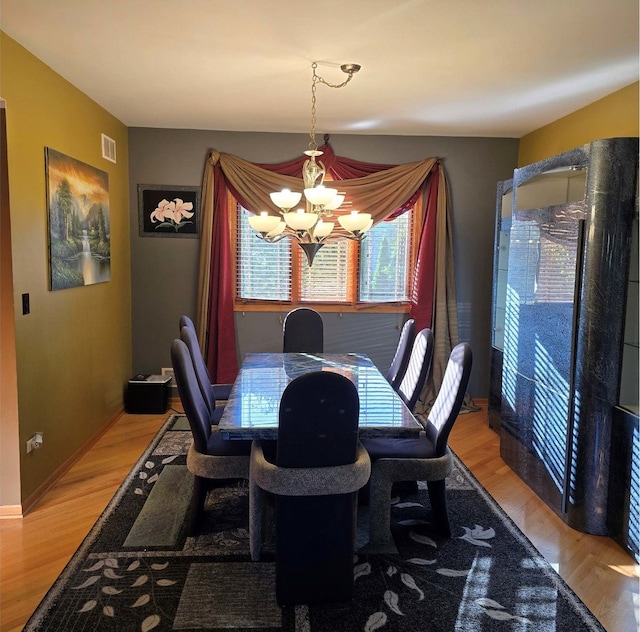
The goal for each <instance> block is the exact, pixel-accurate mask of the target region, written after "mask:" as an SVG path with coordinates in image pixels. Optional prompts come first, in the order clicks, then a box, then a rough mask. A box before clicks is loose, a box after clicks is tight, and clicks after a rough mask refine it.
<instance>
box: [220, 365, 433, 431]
mask: <svg viewBox="0 0 640 632" xmlns="http://www.w3.org/2000/svg"><path fill="white" fill-rule="evenodd" d="M313 371H333V372H335V373H340V374H341V375H344V376H345V377H347V378H349V379H350V380H351V381H352V382H353V383H354V384H355V386H356V388H357V390H358V396H359V400H360V415H359V424H358V431H359V436H360V437H398V438H415V437H417V436H419V434H420V432H421V431H422V430H424V428H423V426H422V424H421V423H420V422H419V421H418V420H417V419H416V418H415V417H414V415H413V414H412V412H411V411H410V410H409V409H408V408H407V407H406V405H405V404H404V402H403V401H402V399H401V398H400V396H399V395H398V394H397V393H396V391H395V390H394V389H393V388H392V387H391V385H390V384H389V382H387V380H386V378H385V377H384V376H383V375H382V373H381V372H380V371H379V370H378V368H377V367H376V366H375V364H374V363H373V362H372V361H371V359H370V358H369V357H368V356H367V355H364V354H361V353H321V354H311V353H248V354H246V356H245V357H244V360H243V362H242V365H241V367H240V370H239V372H238V376H237V378H236V380H235V382H234V384H233V388H232V389H231V393H230V395H229V399H228V401H227V402H226V404H225V408H224V412H223V414H222V417H221V418H220V422H219V424H218V431H219V432H220V436H221V437H222V438H223V439H231V440H233V439H277V438H278V418H279V408H280V399H281V398H282V393H283V392H284V389H285V388H286V387H287V385H288V384H289V382H291V380H293V379H295V378H296V377H298V376H300V375H304V374H305V373H310V372H313Z"/></svg>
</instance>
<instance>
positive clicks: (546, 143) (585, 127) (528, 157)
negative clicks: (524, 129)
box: [518, 82, 640, 167]
mask: <svg viewBox="0 0 640 632" xmlns="http://www.w3.org/2000/svg"><path fill="white" fill-rule="evenodd" d="M638 88H639V85H638V83H637V82H636V83H633V84H631V85H630V86H627V87H626V88H623V89H622V90H618V91H617V92H614V93H613V94H610V95H608V96H606V97H604V98H603V99H600V100H599V101H596V102H595V103H592V104H591V105H587V106H586V107H584V108H582V109H580V110H577V111H576V112H573V113H572V114H569V115H567V116H564V117H563V118H561V119H558V120H557V121H554V122H553V123H549V125H545V126H544V127H541V128H540V129H537V130H535V131H533V132H531V133H530V134H527V135H526V136H523V137H522V138H521V139H520V145H519V151H518V166H519V167H522V166H524V165H529V164H531V163H533V162H537V161H538V160H542V159H543V158H549V157H550V156H555V155H556V154H559V153H562V152H563V151H567V150H569V149H573V148H574V147H579V146H580V145H584V144H586V143H590V142H591V141H593V140H598V139H600V138H616V137H623V136H638V135H639V134H638V127H639V117H640V114H639V113H638Z"/></svg>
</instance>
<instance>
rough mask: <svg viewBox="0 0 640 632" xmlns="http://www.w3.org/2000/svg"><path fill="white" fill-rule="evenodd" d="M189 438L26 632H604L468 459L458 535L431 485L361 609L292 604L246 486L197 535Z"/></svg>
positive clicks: (131, 495) (83, 554) (236, 487)
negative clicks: (254, 534)
mask: <svg viewBox="0 0 640 632" xmlns="http://www.w3.org/2000/svg"><path fill="white" fill-rule="evenodd" d="M189 443H190V433H189V431H188V425H187V424H186V419H185V418H184V416H182V415H171V416H170V417H169V419H168V420H167V422H166V424H165V425H164V427H163V428H162V429H161V430H160V432H159V433H158V435H157V436H156V437H155V438H154V440H153V441H152V442H151V444H150V445H149V447H148V448H147V450H146V451H145V453H144V454H143V455H142V457H141V458H140V460H139V461H138V463H137V464H136V466H135V467H134V468H133V470H132V471H131V473H130V474H129V476H128V477H127V478H126V480H125V481H124V482H123V484H122V485H121V487H120V489H119V490H118V492H117V493H116V495H115V496H114V498H113V499H112V501H111V503H110V504H109V506H108V507H107V509H106V510H105V511H104V513H103V515H102V516H101V517H100V519H99V520H98V522H97V523H96V525H95V526H94V527H93V529H92V530H91V532H90V533H89V535H88V536H87V538H86V539H85V541H84V542H83V543H82V545H81V546H80V548H79V549H78V551H77V552H76V553H75V555H74V556H73V558H72V559H71V561H70V562H69V564H68V565H67V567H66V568H65V570H64V571H63V572H62V574H61V575H60V577H59V578H58V580H57V581H56V582H55V584H54V585H53V586H52V588H51V590H50V591H49V593H48V594H47V595H46V596H45V598H44V599H43V601H42V603H41V604H40V605H39V606H38V608H37V609H36V611H35V612H34V614H33V615H32V617H31V619H30V620H29V622H28V623H27V625H26V626H25V628H24V630H26V631H27V632H28V631H33V630H50V631H53V630H56V631H60V630H65V631H70V630H118V631H126V630H131V631H133V630H142V631H148V630H188V631H192V632H195V631H199V630H212V631H229V630H235V631H236V632H238V631H243V632H248V631H251V632H267V631H269V632H337V631H340V632H351V631H354V632H355V631H365V632H373V631H374V630H381V631H382V632H387V631H388V632H391V631H395V630H402V631H414V630H461V631H465V632H466V631H473V630H491V631H501V630H518V631H520V630H535V631H536V632H538V631H546V630H549V631H551V630H570V631H571V632H575V631H578V630H603V628H602V627H601V626H600V624H599V623H598V621H597V620H596V619H595V618H594V617H593V616H592V615H591V613H590V612H589V611H588V610H587V609H586V608H585V606H584V604H582V602H581V601H580V600H579V599H578V598H577V597H576V596H575V594H574V593H573V592H572V591H571V590H570V589H569V588H568V587H567V585H566V584H565V583H564V582H563V580H562V579H561V578H560V577H559V576H558V575H557V574H556V573H555V571H554V570H553V569H552V568H551V567H550V566H549V564H547V562H545V560H544V559H543V558H542V557H541V556H540V555H539V554H538V553H537V552H536V550H535V549H534V547H533V546H532V545H531V544H530V542H529V541H528V540H527V539H526V538H525V537H524V535H523V534H522V533H521V532H520V531H519V530H518V528H517V527H516V526H515V525H514V524H513V522H512V521H511V520H510V519H509V518H508V517H507V516H506V515H505V514H504V512H503V511H502V510H501V509H500V508H499V507H498V506H497V504H496V503H495V502H494V501H493V499H492V498H491V497H490V496H489V495H488V494H487V493H486V492H485V491H484V489H483V488H482V487H481V486H480V485H479V483H478V482H477V481H476V480H475V478H474V477H473V475H472V474H471V473H470V472H469V471H468V470H467V469H466V468H465V467H464V465H462V464H461V463H460V462H459V461H458V460H457V459H456V469H455V472H454V474H453V475H452V476H451V477H450V479H449V480H448V488H447V489H448V500H449V510H450V518H451V524H452V530H453V534H452V537H451V538H450V539H447V540H445V539H442V538H439V537H437V536H435V535H434V534H433V533H432V531H431V528H430V507H429V501H428V494H427V491H426V486H425V485H423V484H418V488H417V490H416V489H415V487H414V489H413V490H411V489H409V490H407V491H405V492H400V495H399V496H398V497H396V498H394V499H393V502H394V507H393V509H392V520H393V526H392V530H393V535H394V540H395V544H396V547H397V552H396V553H386V554H364V553H362V552H359V553H357V554H356V555H355V556H354V561H353V572H354V578H355V597H354V599H353V601H352V602H350V603H342V604H332V605H325V606H298V607H295V608H293V607H289V608H280V607H278V605H277V604H276V600H275V570H274V564H273V558H274V551H273V544H272V542H267V543H266V547H265V548H264V549H263V559H262V561H261V562H259V563H258V562H251V561H250V558H249V539H248V536H249V534H248V532H247V525H248V490H247V486H246V482H233V483H230V484H227V485H220V486H217V487H216V488H214V489H213V490H211V491H210V492H209V494H208V497H207V502H206V507H205V517H204V520H203V523H202V525H201V527H200V528H199V529H198V533H197V535H196V536H195V537H186V534H185V530H184V518H185V516H186V512H187V508H188V503H189V498H190V490H191V485H192V480H191V478H190V474H189V473H188V471H187V470H186V466H185V460H186V459H185V455H186V451H187V448H188V446H189ZM360 510H361V513H362V515H361V516H359V521H361V522H362V526H363V528H362V529H359V538H358V543H359V545H361V546H362V545H365V544H366V528H364V527H365V526H366V510H367V508H366V506H361V507H360Z"/></svg>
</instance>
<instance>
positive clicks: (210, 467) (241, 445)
mask: <svg viewBox="0 0 640 632" xmlns="http://www.w3.org/2000/svg"><path fill="white" fill-rule="evenodd" d="M171 362H172V365H173V371H174V375H175V380H176V383H177V385H178V393H179V395H180V400H181V401H182V406H183V407H184V412H185V414H186V416H187V419H188V421H189V427H190V428H191V434H192V435H193V442H192V444H191V446H190V447H189V451H188V453H187V469H188V470H189V471H190V472H191V473H192V474H193V475H194V477H195V479H194V498H193V507H192V509H193V511H192V517H191V525H190V531H193V530H194V528H195V527H196V526H197V523H198V521H199V517H200V514H201V512H202V509H203V507H204V501H205V498H206V492H207V490H208V487H209V484H210V481H212V480H216V479H217V480H220V479H234V478H238V479H241V478H243V479H248V478H249V456H250V453H251V441H243V440H234V441H227V440H224V439H222V437H221V436H220V433H219V432H218V431H217V429H213V430H212V427H211V420H210V416H209V408H208V407H207V403H206V402H205V399H204V397H203V395H202V391H201V389H200V385H199V384H198V380H197V378H196V374H195V370H194V368H193V362H192V360H191V354H190V353H189V349H188V348H187V345H186V344H185V343H184V342H182V340H177V339H176V340H174V341H173V342H172V343H171Z"/></svg>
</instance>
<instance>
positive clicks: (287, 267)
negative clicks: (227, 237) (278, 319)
mask: <svg viewBox="0 0 640 632" xmlns="http://www.w3.org/2000/svg"><path fill="white" fill-rule="evenodd" d="M250 215H251V213H250V212H249V211H247V210H246V209H244V208H242V207H241V206H240V205H238V214H237V218H238V230H237V240H238V241H237V251H236V252H237V258H236V270H237V273H236V294H237V296H238V298H239V299H257V300H272V301H288V300H290V299H291V242H290V240H289V239H283V240H282V241H279V242H278V243H275V244H269V243H266V242H265V241H263V240H262V239H258V237H256V234H255V232H254V231H253V230H252V229H251V226H249V221H248V218H249V216H250Z"/></svg>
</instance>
